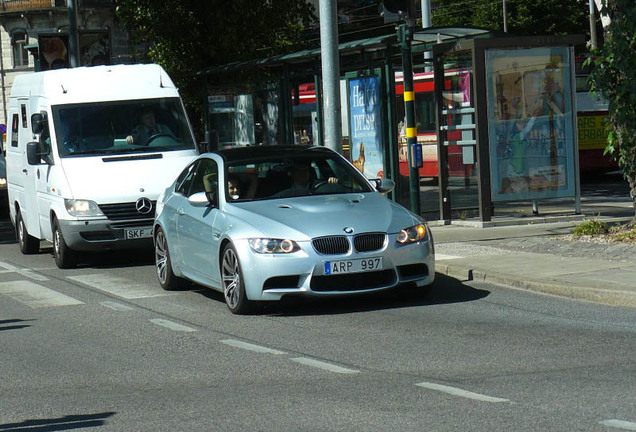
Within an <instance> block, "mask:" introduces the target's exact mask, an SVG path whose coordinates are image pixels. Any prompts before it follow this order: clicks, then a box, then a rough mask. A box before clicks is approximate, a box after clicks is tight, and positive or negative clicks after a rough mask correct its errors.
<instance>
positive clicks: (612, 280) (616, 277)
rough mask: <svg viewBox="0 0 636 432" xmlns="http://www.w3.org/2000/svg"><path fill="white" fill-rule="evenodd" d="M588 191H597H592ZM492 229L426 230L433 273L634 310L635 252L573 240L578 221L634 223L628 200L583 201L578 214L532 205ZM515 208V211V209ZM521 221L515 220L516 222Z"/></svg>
mask: <svg viewBox="0 0 636 432" xmlns="http://www.w3.org/2000/svg"><path fill="white" fill-rule="evenodd" d="M592 189H593V190H597V189H595V188H592ZM528 206H529V207H530V209H529V211H528V208H527V206H526V208H524V209H522V210H519V209H517V210H512V211H508V212H506V213H504V214H502V215H500V216H495V217H494V218H493V221H492V222H490V223H488V224H483V223H481V222H479V221H470V220H462V221H452V222H451V224H449V225H444V224H443V223H442V222H437V221H433V222H431V231H432V232H433V237H434V239H435V251H436V271H437V273H440V274H445V275H448V276H451V277H454V278H456V279H458V280H461V281H469V280H474V281H483V282H489V283H495V284H499V285H505V286H508V287H512V288H519V289H527V290H532V291H539V292H543V293H549V294H555V295H559V296H565V297H569V298H573V299H579V300H585V301H593V302H597V303H602V304H607V305H612V306H623V307H636V244H634V243H632V244H617V243H599V242H591V241H584V240H581V239H575V238H573V237H572V236H570V234H571V232H572V229H573V228H574V226H576V225H577V224H578V223H580V222H581V221H583V220H585V219H597V220H599V221H601V220H602V221H606V222H608V223H622V222H627V221H629V220H631V219H632V218H633V217H634V209H633V205H632V202H631V199H630V197H629V195H628V194H627V195H625V196H621V194H618V196H617V194H596V193H589V194H587V195H583V196H582V199H581V212H580V214H575V212H574V211H573V208H572V206H569V207H568V206H563V205H560V206H559V204H556V205H555V204H550V205H549V206H543V209H546V210H547V209H549V211H546V212H541V208H542V206H540V207H539V210H540V213H539V214H535V213H533V212H532V204H531V203H530V204H528ZM522 207H523V205H522ZM520 215H521V216H520Z"/></svg>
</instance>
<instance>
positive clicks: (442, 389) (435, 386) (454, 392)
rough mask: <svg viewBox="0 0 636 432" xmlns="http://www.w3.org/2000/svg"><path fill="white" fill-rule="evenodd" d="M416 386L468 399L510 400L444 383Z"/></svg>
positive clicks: (496, 401) (487, 400)
mask: <svg viewBox="0 0 636 432" xmlns="http://www.w3.org/2000/svg"><path fill="white" fill-rule="evenodd" d="M415 385H416V386H419V387H424V388H427V389H430V390H437V391H440V392H443V393H448V394H450V395H453V396H460V397H464V398H468V399H473V400H477V401H481V402H491V403H501V402H510V400H508V399H502V398H497V397H492V396H486V395H483V394H479V393H473V392H470V391H467V390H462V389H460V388H456V387H449V386H445V385H441V384H435V383H430V382H422V383H419V384H415Z"/></svg>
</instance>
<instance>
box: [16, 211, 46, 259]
mask: <svg viewBox="0 0 636 432" xmlns="http://www.w3.org/2000/svg"><path fill="white" fill-rule="evenodd" d="M15 236H16V238H17V240H18V244H19V245H20V251H21V252H22V253H23V254H25V255H31V254H35V253H38V252H39V251H40V240H38V239H36V238H35V237H33V236H32V235H30V234H29V233H28V232H27V228H26V224H25V223H24V218H22V213H21V212H20V210H18V213H17V216H16V224H15Z"/></svg>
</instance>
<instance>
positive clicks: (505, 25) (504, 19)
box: [503, 0, 594, 33]
mask: <svg viewBox="0 0 636 432" xmlns="http://www.w3.org/2000/svg"><path fill="white" fill-rule="evenodd" d="M591 1H594V0H591ZM503 29H504V33H508V12H507V11H506V0H503Z"/></svg>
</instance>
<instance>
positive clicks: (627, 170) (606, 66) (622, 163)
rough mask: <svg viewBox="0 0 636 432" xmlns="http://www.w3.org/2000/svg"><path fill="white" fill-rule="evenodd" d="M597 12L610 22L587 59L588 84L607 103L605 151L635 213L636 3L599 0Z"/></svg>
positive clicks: (632, 0) (626, 0) (632, 1)
mask: <svg viewBox="0 0 636 432" xmlns="http://www.w3.org/2000/svg"><path fill="white" fill-rule="evenodd" d="M601 14H603V15H607V16H608V17H609V18H610V20H611V23H610V25H609V27H608V28H607V29H606V32H605V35H604V37H605V43H604V44H603V45H602V46H601V47H600V48H598V49H595V50H592V57H590V59H589V60H588V61H587V63H588V64H592V65H593V69H592V72H591V75H590V84H591V89H592V91H593V92H595V91H598V92H600V93H601V94H602V95H603V97H605V99H607V101H608V102H609V108H608V109H609V115H608V126H609V129H610V131H609V137H608V145H607V148H606V153H609V154H611V155H612V156H613V157H614V158H616V159H617V160H618V166H619V167H620V168H621V169H622V170H623V174H624V176H625V178H626V179H627V181H628V183H629V187H630V195H631V197H632V200H633V201H634V212H635V215H636V5H635V4H634V0H603V8H602V9H601Z"/></svg>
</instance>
